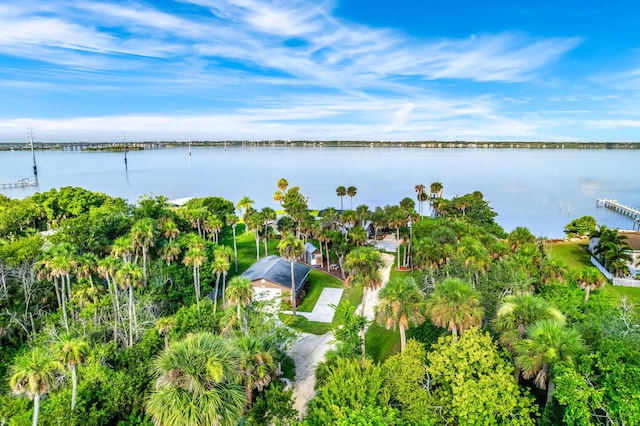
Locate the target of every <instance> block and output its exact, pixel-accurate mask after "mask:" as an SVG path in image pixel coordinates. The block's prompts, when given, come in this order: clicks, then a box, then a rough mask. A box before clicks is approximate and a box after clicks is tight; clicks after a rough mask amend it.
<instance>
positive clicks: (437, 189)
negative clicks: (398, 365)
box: [429, 182, 444, 198]
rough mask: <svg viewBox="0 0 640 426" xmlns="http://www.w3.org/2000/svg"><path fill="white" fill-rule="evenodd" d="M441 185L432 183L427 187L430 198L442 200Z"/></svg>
mask: <svg viewBox="0 0 640 426" xmlns="http://www.w3.org/2000/svg"><path fill="white" fill-rule="evenodd" d="M442 188H444V186H442V183H440V182H432V183H431V185H430V186H429V193H430V198H442Z"/></svg>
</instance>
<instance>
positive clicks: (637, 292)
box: [547, 239, 640, 306]
mask: <svg viewBox="0 0 640 426" xmlns="http://www.w3.org/2000/svg"><path fill="white" fill-rule="evenodd" d="M588 246H589V243H588V242H587V240H586V239H585V240H580V241H563V242H560V243H552V244H550V245H549V246H548V247H547V253H548V254H549V256H550V257H551V258H552V259H557V260H560V261H562V262H563V263H564V264H566V265H567V266H568V267H569V269H571V270H578V269H582V268H584V267H590V266H592V265H591V256H590V254H589V252H588V251H587V247H588ZM602 291H604V292H606V293H608V294H610V295H612V296H614V297H616V298H617V299H618V300H622V297H623V296H627V300H628V302H629V303H632V304H634V305H636V306H640V288H635V287H617V286H613V285H611V284H608V283H607V284H606V285H605V286H604V288H603V290H602Z"/></svg>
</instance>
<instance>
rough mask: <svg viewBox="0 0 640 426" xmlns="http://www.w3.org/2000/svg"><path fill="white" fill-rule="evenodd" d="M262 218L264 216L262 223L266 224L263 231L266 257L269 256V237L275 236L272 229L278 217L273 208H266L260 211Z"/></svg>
mask: <svg viewBox="0 0 640 426" xmlns="http://www.w3.org/2000/svg"><path fill="white" fill-rule="evenodd" d="M260 216H262V222H263V224H264V231H263V235H262V237H263V242H264V255H265V256H269V253H268V243H269V235H271V234H273V229H272V228H271V227H272V226H273V225H274V224H275V223H276V219H278V215H277V214H276V211H275V210H274V209H272V208H271V207H265V208H263V209H262V210H260Z"/></svg>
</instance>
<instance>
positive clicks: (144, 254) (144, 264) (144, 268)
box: [142, 246, 147, 285]
mask: <svg viewBox="0 0 640 426" xmlns="http://www.w3.org/2000/svg"><path fill="white" fill-rule="evenodd" d="M142 274H143V276H144V283H145V285H146V284H147V247H146V246H142Z"/></svg>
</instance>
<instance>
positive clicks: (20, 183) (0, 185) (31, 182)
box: [0, 178, 38, 189]
mask: <svg viewBox="0 0 640 426" xmlns="http://www.w3.org/2000/svg"><path fill="white" fill-rule="evenodd" d="M27 186H38V182H37V181H35V180H33V179H29V178H24V179H20V180H18V181H17V182H9V183H0V188H1V189H9V188H24V187H27Z"/></svg>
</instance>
